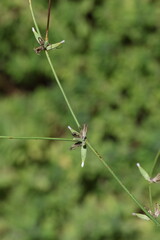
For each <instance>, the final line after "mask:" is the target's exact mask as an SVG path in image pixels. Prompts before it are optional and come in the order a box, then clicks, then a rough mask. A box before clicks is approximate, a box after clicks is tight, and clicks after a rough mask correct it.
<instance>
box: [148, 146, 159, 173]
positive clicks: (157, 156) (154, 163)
mask: <svg viewBox="0 0 160 240" xmlns="http://www.w3.org/2000/svg"><path fill="white" fill-rule="evenodd" d="M159 156H160V150H159V151H158V153H157V155H156V157H155V159H154V162H153V166H152V169H151V172H150V176H151V177H152V175H153V172H154V169H155V167H156V164H157V162H158V158H159Z"/></svg>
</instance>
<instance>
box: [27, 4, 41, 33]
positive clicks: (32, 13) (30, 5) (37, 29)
mask: <svg viewBox="0 0 160 240" xmlns="http://www.w3.org/2000/svg"><path fill="white" fill-rule="evenodd" d="M28 1H29V7H30V11H31V15H32V19H33V22H34V25H35V28H36V31H37V32H38V34H39V35H40V36H41V33H40V31H39V27H38V25H37V22H36V19H35V16H34V12H33V8H32V1H31V0H28Z"/></svg>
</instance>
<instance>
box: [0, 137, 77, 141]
mask: <svg viewBox="0 0 160 240" xmlns="http://www.w3.org/2000/svg"><path fill="white" fill-rule="evenodd" d="M0 139H24V140H52V141H69V142H75V140H73V139H68V138H52V137H18V136H17V137H15V136H0Z"/></svg>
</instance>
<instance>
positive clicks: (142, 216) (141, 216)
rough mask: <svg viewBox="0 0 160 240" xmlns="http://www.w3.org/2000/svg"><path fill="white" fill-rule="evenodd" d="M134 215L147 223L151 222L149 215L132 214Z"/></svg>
mask: <svg viewBox="0 0 160 240" xmlns="http://www.w3.org/2000/svg"><path fill="white" fill-rule="evenodd" d="M132 215H133V216H136V217H138V218H140V219H142V220H146V221H149V220H150V218H149V217H148V216H147V215H145V214H141V213H132Z"/></svg>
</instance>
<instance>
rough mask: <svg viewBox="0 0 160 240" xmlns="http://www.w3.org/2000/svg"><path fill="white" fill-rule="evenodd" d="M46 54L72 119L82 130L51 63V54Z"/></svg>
mask: <svg viewBox="0 0 160 240" xmlns="http://www.w3.org/2000/svg"><path fill="white" fill-rule="evenodd" d="M45 53H46V57H47V60H48V62H49V65H50V67H51V70H52V73H53V75H54V77H55V79H56V82H57V84H58V86H59V88H60V90H61V93H62V95H63V97H64V99H65V102H66V104H67V106H68V108H69V110H70V112H71V114H72V117H73V118H74V120H75V122H76V124H77V126H78V128H80V124H79V122H78V120H77V118H76V116H75V114H74V112H73V110H72V107H71V105H70V103H69V101H68V99H67V97H66V94H65V92H64V90H63V87H62V85H61V83H60V81H59V79H58V77H57V74H56V72H55V70H54V67H53V64H52V62H51V59H50V56H49V54H48V52H47V51H45Z"/></svg>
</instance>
